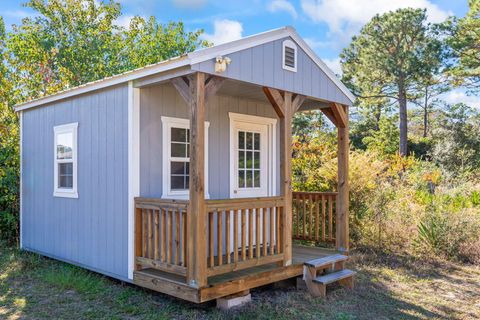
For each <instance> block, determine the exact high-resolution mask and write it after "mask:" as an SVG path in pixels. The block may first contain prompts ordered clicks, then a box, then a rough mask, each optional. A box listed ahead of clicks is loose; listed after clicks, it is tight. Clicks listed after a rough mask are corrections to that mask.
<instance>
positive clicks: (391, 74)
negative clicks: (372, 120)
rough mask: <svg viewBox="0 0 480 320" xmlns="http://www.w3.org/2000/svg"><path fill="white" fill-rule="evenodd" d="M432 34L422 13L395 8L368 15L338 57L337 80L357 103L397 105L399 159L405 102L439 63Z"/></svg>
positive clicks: (439, 44) (440, 54) (404, 142)
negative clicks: (340, 78) (340, 75)
mask: <svg viewBox="0 0 480 320" xmlns="http://www.w3.org/2000/svg"><path fill="white" fill-rule="evenodd" d="M434 31H435V28H434V26H432V25H431V24H430V23H428V22H427V16H426V12H425V10H421V9H399V10H397V11H395V12H388V13H385V14H383V15H376V16H375V17H373V19H372V20H371V21H370V22H368V23H367V24H366V25H365V26H364V27H363V28H362V30H361V31H360V34H359V35H358V36H355V37H353V39H352V42H351V44H350V45H349V46H348V47H347V48H346V49H344V50H343V52H342V54H341V63H342V70H343V79H344V81H346V82H347V83H348V84H349V85H350V88H351V89H352V90H353V92H354V93H355V94H356V95H357V96H358V97H359V101H360V102H359V103H360V104H371V105H378V104H379V103H380V104H381V105H385V104H386V103H387V102H388V101H390V100H393V101H397V102H398V107H399V114H400V117H399V119H400V121H399V127H400V148H399V151H400V154H402V155H406V154H407V101H408V100H409V99H413V98H414V97H415V96H416V94H417V92H416V91H415V90H416V89H417V88H418V86H419V83H421V82H423V81H425V79H426V78H428V79H430V78H432V75H434V74H436V73H437V72H438V70H439V68H440V66H441V64H442V60H443V51H444V50H443V45H442V42H441V41H440V40H437V37H436V36H435V35H434ZM379 99H380V101H379Z"/></svg>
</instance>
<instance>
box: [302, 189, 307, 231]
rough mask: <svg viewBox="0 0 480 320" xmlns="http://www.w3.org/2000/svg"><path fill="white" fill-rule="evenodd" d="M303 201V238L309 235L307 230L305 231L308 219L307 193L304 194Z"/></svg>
mask: <svg viewBox="0 0 480 320" xmlns="http://www.w3.org/2000/svg"><path fill="white" fill-rule="evenodd" d="M302 201H303V216H302V222H303V234H302V237H303V239H305V236H306V235H307V234H306V231H305V227H306V221H307V201H306V199H305V195H302Z"/></svg>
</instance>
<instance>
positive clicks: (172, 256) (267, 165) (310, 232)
mask: <svg viewBox="0 0 480 320" xmlns="http://www.w3.org/2000/svg"><path fill="white" fill-rule="evenodd" d="M162 81H163V82H164V80H162ZM143 85H145V86H147V87H148V86H152V83H148V84H142V83H139V84H137V86H138V88H142V86H143ZM153 85H155V84H153ZM168 85H169V86H170V87H166V86H165V85H164V87H163V88H165V90H167V89H168V90H172V87H173V88H174V90H175V91H176V94H177V95H178V96H179V97H181V99H182V100H183V101H184V102H185V104H186V110H187V111H188V113H187V114H188V117H189V120H188V126H187V125H185V126H184V127H182V128H183V129H182V130H185V131H184V132H185V134H183V135H182V137H183V136H187V137H188V138H185V140H181V141H182V142H181V143H182V146H185V145H186V146H188V152H187V151H184V155H185V156H184V158H185V159H187V160H182V161H188V167H189V169H188V170H187V169H182V170H185V171H182V172H183V174H182V179H183V180H182V181H183V189H184V192H186V196H187V198H188V199H189V200H181V199H178V198H177V199H171V198H169V197H168V194H167V196H163V197H162V198H157V197H136V198H135V203H134V206H135V217H134V220H135V221H134V226H135V230H134V238H135V239H134V256H133V263H134V272H133V282H134V283H135V284H137V285H140V286H143V287H147V288H150V289H153V290H156V291H159V292H163V293H166V294H169V295H172V296H175V297H179V298H182V299H185V300H189V301H192V302H196V303H201V302H205V301H208V300H212V299H216V298H220V297H224V296H228V295H232V294H236V293H239V292H243V291H245V290H249V289H251V288H255V287H259V286H263V285H266V284H270V283H274V282H277V281H281V280H285V279H288V278H293V277H297V276H299V275H302V274H303V263H304V262H306V261H310V260H315V259H318V258H321V257H326V256H333V255H335V254H338V253H339V252H340V253H343V254H348V250H349V241H348V181H347V174H346V172H348V107H346V106H344V105H340V104H337V103H333V102H331V103H330V102H326V101H319V100H314V99H312V98H307V97H306V96H303V95H300V94H295V93H292V92H288V91H281V90H277V89H274V88H270V87H261V86H258V85H254V84H251V83H245V82H241V81H237V80H231V79H225V78H222V77H219V76H216V75H208V74H205V73H201V72H194V73H189V74H187V75H182V76H178V77H174V78H171V79H169V80H168ZM140 90H141V89H140ZM169 92H170V91H169ZM218 92H221V93H222V95H227V96H242V97H248V98H249V99H254V101H262V103H264V101H266V102H267V103H268V105H265V103H264V106H265V107H271V108H272V109H273V110H274V114H275V115H276V119H275V121H278V122H279V130H278V131H276V130H272V129H269V128H265V133H264V134H263V133H261V130H260V129H259V130H258V131H255V130H249V129H248V128H247V129H243V128H242V129H239V130H236V131H235V136H232V131H230V139H231V140H230V147H229V148H230V152H232V150H234V151H233V153H230V157H228V154H227V156H226V157H225V153H223V157H222V158H221V159H224V160H227V161H228V159H229V158H230V161H232V160H231V159H232V158H234V157H236V156H237V154H238V152H239V151H241V152H242V153H243V154H244V156H245V158H244V159H243V160H241V159H239V158H236V160H235V162H230V168H233V169H231V170H230V176H229V177H225V176H224V177H223V181H230V198H228V199H207V198H208V196H206V195H207V192H206V189H207V186H208V183H207V179H208V164H209V163H208V160H206V157H205V155H208V148H207V146H206V143H205V141H206V140H207V139H205V136H206V135H207V136H208V134H207V130H206V129H207V128H208V127H207V125H206V123H207V122H206V121H205V120H206V114H207V111H208V108H207V105H209V103H210V105H209V106H210V107H212V105H213V106H215V107H216V108H218V109H217V110H219V106H218V102H216V101H215V99H216V94H217V93H218ZM137 94H138V93H137ZM134 99H135V98H134ZM137 99H138V101H140V100H141V99H140V98H137ZM262 99H263V100H262ZM145 100H146V101H154V100H153V99H145ZM151 106H152V108H155V104H151ZM139 108H140V110H141V108H142V104H141V103H139ZM315 108H317V109H320V110H322V112H323V113H324V114H325V115H326V116H327V117H328V118H329V119H330V120H331V121H332V122H333V124H334V125H335V126H336V127H337V128H338V172H339V174H338V187H337V191H338V193H337V192H325V193H319V192H293V193H292V190H291V157H292V118H293V115H294V113H295V112H298V111H302V110H312V109H315ZM270 110H271V109H270ZM239 111H243V110H239ZM209 116H210V117H211V114H210V115H209ZM274 117H275V116H274ZM264 119H268V118H264ZM259 125H260V124H259ZM230 128H232V127H231V126H230ZM172 132H173V131H172ZM255 132H260V133H258V135H257V136H255V135H256V133H255ZM215 134H217V135H218V134H219V132H216V133H215ZM248 135H250V139H252V140H251V141H252V142H251V147H250V148H251V149H248V147H247V142H245V147H244V148H239V147H238V145H236V143H238V142H237V141H239V139H244V140H242V141H247V136H248ZM164 136H165V135H164ZM271 136H278V141H279V143H278V158H279V161H278V162H279V166H277V165H276V163H277V162H276V161H275V160H272V157H271V155H273V156H274V157H276V154H275V152H273V151H267V150H266V149H268V148H265V150H266V151H265V152H263V151H262V150H263V149H262V148H261V147H260V148H259V149H256V147H255V146H256V144H257V142H255V137H258V140H259V141H260V142H258V143H260V145H261V143H265V144H268V145H272V146H275V145H276V143H273V142H274V140H269V139H270V138H271ZM182 139H184V138H182ZM146 141H150V140H146ZM207 141H208V140H207ZM261 141H264V142H261ZM149 143H150V142H149ZM175 143H177V142H172V145H173V144H175ZM242 143H243V142H242ZM225 146H226V147H227V148H228V144H226V145H225ZM146 147H147V148H148V147H150V145H148V144H146ZM182 148H183V147H182ZM272 148H273V149H275V148H276V147H272ZM241 149H242V150H241ZM166 150H169V149H166ZM224 151H225V150H224ZM164 152H165V149H164ZM257 152H258V153H259V155H262V156H261V159H262V161H265V162H261V163H260V164H259V166H258V167H257V166H256V164H255V163H254V159H255V156H253V158H252V159H251V160H250V163H249V164H248V165H247V164H245V163H246V162H247V160H245V159H248V157H247V154H248V153H250V154H253V155H255V154H257ZM167 154H169V152H167ZM234 155H235V156H234ZM266 159H268V161H267V160H266ZM217 160H218V159H217ZM174 161H177V162H178V161H179V160H178V159H176V160H174ZM206 161H207V166H206V165H205V162H206ZM240 161H244V162H243V163H244V164H243V166H242V167H240V166H239V162H240ZM259 162H260V161H259ZM150 163H153V162H152V161H151V162H150ZM165 163H166V162H165V161H164V162H163V166H164V168H165ZM184 163H185V162H184ZM172 164H173V162H172ZM182 168H186V167H185V166H183V167H182ZM242 168H244V169H242ZM257 168H259V169H257ZM256 170H258V172H263V173H265V178H262V176H260V177H259V178H258V181H256V180H255V172H257V171H256ZM243 171H244V172H245V175H244V176H243V177H242V178H239V177H238V176H237V174H238V175H240V174H239V172H243ZM166 172H168V166H167V169H166V170H164V171H163V174H166ZM268 172H271V176H270V178H268V177H267V176H268V174H267V173H268ZM248 173H250V178H249V175H248ZM276 173H278V175H279V179H276V178H275V176H276ZM242 174H243V173H242ZM167 176H168V177H170V176H172V177H173V175H170V174H169V175H167ZM188 179H189V183H187V181H188ZM248 179H250V180H248ZM144 180H145V179H144ZM172 181H173V180H172ZM239 181H243V182H241V183H243V186H240V185H239V184H241V183H240V182H239ZM246 181H247V182H246ZM248 181H250V182H248ZM275 181H278V184H277V183H276V182H275ZM222 183H223V182H222ZM180 184H181V183H180ZM257 184H258V185H257ZM266 186H268V188H267V187H266ZM262 188H264V189H262ZM168 189H169V188H168V181H167V184H166V187H164V189H163V192H164V195H165V190H168ZM242 189H243V190H244V191H248V192H251V191H255V192H259V193H261V194H262V196H255V195H254V193H245V197H239V195H240V194H242V195H243V194H244V193H241V192H242ZM222 192H223V191H222ZM255 194H258V193H255ZM267 194H268V196H267ZM275 194H278V196H274V195H275ZM216 197H218V193H217V196H216ZM224 197H225V196H224ZM222 198H223V197H222ZM293 241H298V242H301V243H302V244H315V245H324V246H325V248H323V249H322V248H317V247H308V246H299V245H298V244H295V245H293ZM327 247H330V248H331V249H326V248H327ZM333 248H334V249H333Z"/></svg>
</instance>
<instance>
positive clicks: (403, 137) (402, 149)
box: [398, 81, 408, 157]
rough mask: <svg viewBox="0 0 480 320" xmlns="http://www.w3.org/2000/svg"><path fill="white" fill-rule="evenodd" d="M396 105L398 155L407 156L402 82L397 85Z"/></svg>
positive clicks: (404, 93) (405, 107)
mask: <svg viewBox="0 0 480 320" xmlns="http://www.w3.org/2000/svg"><path fill="white" fill-rule="evenodd" d="M398 93H399V94H398V104H399V110H400V155H401V156H402V157H403V156H406V155H407V154H408V149H407V141H408V140H407V135H408V128H407V121H408V119H407V93H406V90H405V85H404V83H403V81H400V82H399V84H398Z"/></svg>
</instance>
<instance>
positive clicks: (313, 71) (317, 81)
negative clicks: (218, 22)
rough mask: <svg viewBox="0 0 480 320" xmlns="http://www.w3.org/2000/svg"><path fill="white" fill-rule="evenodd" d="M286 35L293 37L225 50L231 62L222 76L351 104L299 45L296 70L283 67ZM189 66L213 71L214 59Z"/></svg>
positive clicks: (194, 68) (203, 70) (208, 71)
mask: <svg viewBox="0 0 480 320" xmlns="http://www.w3.org/2000/svg"><path fill="white" fill-rule="evenodd" d="M286 39H290V40H292V41H293V39H291V38H285V39H280V40H276V41H272V42H268V43H265V44H262V45H259V46H255V47H252V48H249V49H244V50H241V51H237V52H234V53H231V54H228V55H227V56H228V57H229V58H231V59H232V63H231V64H230V65H229V66H228V67H227V70H226V71H225V73H223V74H222V76H223V77H227V78H231V79H236V80H241V81H245V82H251V83H255V84H258V85H263V86H269V87H274V88H277V89H281V90H287V91H291V92H294V93H300V94H304V95H306V96H311V97H316V98H319V99H323V100H327V101H333V102H338V103H342V104H346V105H350V104H351V101H350V100H349V99H348V97H347V96H346V95H345V94H344V93H343V92H342V91H341V90H340V89H339V88H338V87H337V86H336V85H335V83H334V82H333V81H331V80H330V79H329V78H328V76H327V75H326V74H325V72H323V71H322V70H321V69H320V67H318V66H317V65H316V64H315V62H314V61H313V60H312V59H311V58H310V57H309V56H308V55H307V54H306V53H305V51H303V50H302V49H301V48H300V46H298V45H297V72H292V71H287V70H284V69H283V68H282V43H283V41H284V40H286ZM192 69H193V70H197V71H202V72H207V73H212V74H214V73H215V59H211V60H209V61H204V62H200V63H198V64H195V65H193V66H192Z"/></svg>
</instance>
